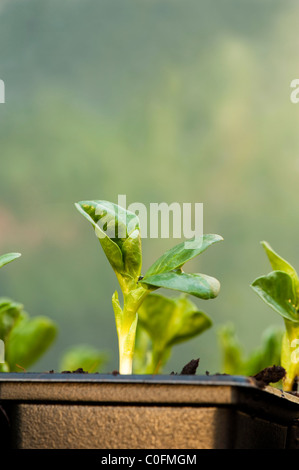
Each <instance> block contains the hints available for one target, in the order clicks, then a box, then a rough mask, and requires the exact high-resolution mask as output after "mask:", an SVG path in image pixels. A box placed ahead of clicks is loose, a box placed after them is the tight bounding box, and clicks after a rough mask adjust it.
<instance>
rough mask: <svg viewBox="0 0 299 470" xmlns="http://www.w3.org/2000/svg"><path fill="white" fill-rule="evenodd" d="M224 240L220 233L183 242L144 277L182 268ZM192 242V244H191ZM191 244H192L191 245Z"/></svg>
mask: <svg viewBox="0 0 299 470" xmlns="http://www.w3.org/2000/svg"><path fill="white" fill-rule="evenodd" d="M221 240H223V238H222V237H221V236H220V235H213V234H209V235H203V236H202V237H198V238H196V239H193V240H192V241H185V242H181V243H179V244H178V245H176V246H174V247H173V248H171V249H170V250H168V251H166V253H164V255H162V256H161V257H160V258H159V259H158V260H157V261H156V262H155V263H154V264H153V265H152V266H151V267H150V268H149V269H148V270H147V272H146V273H145V275H144V279H147V278H148V277H149V276H153V275H155V274H162V273H166V272H169V271H173V270H174V269H178V268H181V267H182V266H183V265H184V264H185V263H186V262H187V261H189V260H191V259H193V258H195V256H198V255H199V254H201V253H202V252H203V251H205V250H206V249H207V248H208V247H209V246H210V245H212V244H213V243H216V242H219V241H221ZM191 243H192V244H191ZM190 244H191V245H190ZM190 246H192V248H190Z"/></svg>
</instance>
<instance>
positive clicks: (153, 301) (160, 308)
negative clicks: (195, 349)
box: [137, 294, 212, 373]
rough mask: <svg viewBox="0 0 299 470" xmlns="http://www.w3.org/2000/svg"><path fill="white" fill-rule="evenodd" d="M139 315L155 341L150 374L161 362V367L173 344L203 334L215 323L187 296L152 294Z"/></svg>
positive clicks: (140, 309) (143, 304) (142, 323)
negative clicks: (168, 296) (176, 296)
mask: <svg viewBox="0 0 299 470" xmlns="http://www.w3.org/2000/svg"><path fill="white" fill-rule="evenodd" d="M138 316H139V326H138V328H139V327H141V328H143V329H144V330H145V331H146V332H147V334H148V335H149V337H150V339H151V343H152V352H151V361H152V364H151V366H150V370H149V369H148V373H154V372H155V371H156V370H157V368H159V363H160V366H162V365H164V364H165V361H166V359H168V357H169V355H170V348H171V347H172V346H174V345H175V344H178V343H181V342H183V341H187V340H189V339H191V338H193V337H195V336H197V335H199V334H201V333H203V332H204V331H205V330H207V329H208V328H210V327H211V325H212V321H211V319H210V318H209V317H208V316H207V315H206V314H205V313H203V312H201V311H199V310H198V309H197V307H196V305H195V304H194V303H193V302H191V301H190V300H189V299H188V298H187V297H185V296H180V297H178V298H167V297H165V296H162V295H159V294H149V295H148V297H147V298H146V299H145V300H144V302H143V303H142V305H141V307H140V308H139V310H138ZM137 347H138V345H137ZM137 355H138V352H137Z"/></svg>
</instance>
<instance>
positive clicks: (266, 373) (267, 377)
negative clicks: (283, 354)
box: [252, 366, 286, 388]
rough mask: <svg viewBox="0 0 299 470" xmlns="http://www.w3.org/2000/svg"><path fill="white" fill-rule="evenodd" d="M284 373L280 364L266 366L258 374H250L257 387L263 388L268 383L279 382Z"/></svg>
mask: <svg viewBox="0 0 299 470" xmlns="http://www.w3.org/2000/svg"><path fill="white" fill-rule="evenodd" d="M285 375H286V371H285V369H284V368H283V367H281V366H271V367H266V368H265V369H263V370H261V371H260V372H259V373H258V374H256V375H254V376H252V378H253V379H254V380H255V382H256V385H257V386H258V387H261V388H264V387H266V386H267V385H269V384H270V383H276V382H279V381H280V380H282V379H283V378H284V376H285Z"/></svg>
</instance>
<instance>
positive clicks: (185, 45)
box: [0, 0, 299, 373]
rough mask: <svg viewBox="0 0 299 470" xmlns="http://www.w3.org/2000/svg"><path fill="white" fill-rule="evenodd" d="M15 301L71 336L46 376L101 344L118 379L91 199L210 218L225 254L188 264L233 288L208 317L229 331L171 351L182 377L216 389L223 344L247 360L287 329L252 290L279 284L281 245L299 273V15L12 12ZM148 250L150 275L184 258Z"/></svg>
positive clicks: (0, 226)
mask: <svg viewBox="0 0 299 470" xmlns="http://www.w3.org/2000/svg"><path fill="white" fill-rule="evenodd" d="M0 6H1V9H0V45H1V47H0V78H1V79H2V80H4V82H5V85H6V103H5V104H2V105H0V159H1V167H0V168H1V171H0V252H1V253H5V252H8V251H18V252H21V253H22V257H21V258H20V259H18V260H17V261H15V262H14V263H12V264H10V265H9V266H6V267H5V268H3V269H2V270H1V273H0V295H5V296H9V297H11V298H13V299H15V300H16V301H19V302H22V303H23V304H24V306H25V309H26V310H27V311H28V312H29V313H30V314H31V315H32V316H34V315H41V314H42V315H48V316H50V317H51V318H52V319H53V320H54V321H55V322H56V323H57V324H58V327H59V335H58V337H57V340H56V342H55V344H54V345H53V347H52V348H51V349H50V350H49V352H48V353H47V354H46V355H45V356H44V357H43V358H42V359H41V360H40V361H39V363H38V364H36V365H35V366H34V368H33V369H34V370H38V371H40V370H48V369H56V368H57V367H58V365H57V364H58V362H59V358H60V357H61V354H62V353H63V351H64V350H65V349H67V348H68V347H69V346H71V345H75V344H78V343H88V344H90V345H93V346H95V347H97V348H99V349H102V350H104V351H108V352H109V357H110V359H109V362H108V363H107V364H106V369H105V370H106V371H111V370H113V369H115V368H117V367H118V351H117V338H116V330H115V323H114V316H113V311H112V306H111V295H112V293H113V292H114V290H115V289H116V288H117V287H118V286H117V281H116V279H115V276H114V273H113V272H112V270H111V268H110V266H109V264H108V262H107V260H106V258H105V256H104V254H103V252H102V250H101V247H100V244H99V243H98V241H97V240H96V238H95V236H94V234H93V231H92V229H91V228H90V226H89V225H88V223H87V222H86V221H85V220H84V219H83V218H82V216H81V215H80V214H79V213H78V212H77V211H76V209H75V207H74V203H75V202H76V201H80V200H82V199H106V200H109V201H112V202H117V198H118V195H119V194H125V195H126V196H127V203H128V204H130V203H132V202H136V201H138V202H142V203H144V204H145V205H149V204H150V203H151V202H158V203H159V202H167V203H169V204H170V203H172V202H179V203H183V202H190V203H195V202H202V203H203V204H204V232H205V233H219V234H220V235H222V236H223V238H224V241H223V242H222V243H220V244H217V245H214V246H213V247H211V248H210V249H209V250H208V251H207V252H205V253H204V254H203V255H201V257H198V258H196V259H195V260H194V261H192V262H191V263H189V265H188V269H187V265H186V270H189V269H190V270H193V271H197V272H204V273H207V274H210V275H212V276H215V277H217V278H218V279H219V280H220V282H221V293H220V295H219V297H218V298H217V299H215V300H211V301H200V300H196V299H193V301H194V302H195V303H196V304H197V305H198V306H199V307H200V308H201V309H203V310H204V311H205V312H206V313H208V314H209V315H210V316H211V318H212V319H213V322H214V326H213V328H212V329H210V330H209V331H207V332H205V333H204V334H203V335H202V336H200V337H198V338H195V339H193V340H191V341H189V342H187V343H183V344H181V345H179V346H176V347H175V348H174V349H173V354H172V357H171V360H170V361H169V363H168V365H167V369H166V372H167V371H172V370H175V371H179V370H180V369H181V368H182V366H183V365H184V364H185V363H186V362H187V361H189V360H190V359H192V358H197V357H200V366H199V369H198V372H199V373H205V371H206V370H209V371H210V372H218V371H220V368H221V357H220V351H219V347H218V342H217V329H218V327H219V326H221V325H222V324H225V323H227V322H228V321H230V322H233V323H234V324H235V325H236V329H237V333H238V336H239V339H240V340H241V341H242V343H243V344H244V348H245V350H246V351H248V352H250V351H251V350H252V349H253V348H255V347H257V346H258V345H259V342H260V338H261V335H262V333H263V331H264V330H265V328H267V327H268V326H269V325H278V326H280V325H281V326H282V320H281V318H280V317H279V316H278V315H276V314H275V313H274V312H272V310H270V309H269V308H268V307H267V306H266V305H265V304H263V302H261V301H260V299H259V298H258V297H257V296H256V295H255V294H254V292H253V291H252V290H251V288H250V283H251V282H252V281H253V280H254V279H255V278H256V277H258V276H259V275H262V274H265V273H266V272H269V271H270V269H269V265H268V262H267V259H266V256H265V254H264V252H263V249H262V247H261V246H260V241H261V240H267V241H268V242H269V243H270V244H271V245H272V246H273V248H274V249H276V251H278V252H279V253H280V254H281V255H282V256H284V257H285V258H287V259H288V260H289V261H291V262H292V264H293V265H295V266H297V267H299V250H298V239H299V221H298V215H299V210H298V193H299V189H298V187H299V185H298V179H299V153H298V150H299V127H298V124H299V104H298V105H295V104H293V103H291V101H290V93H291V89H290V82H291V80H292V79H294V78H298V75H299V70H298V60H297V59H298V47H299V36H298V33H297V18H298V13H299V6H298V3H297V2H296V1H295V0H294V1H290V0H287V1H284V2H281V1H276V0H271V1H270V0H243V1H237V0H213V1H210V0H184V1H182V0H143V1H140V0H125V1H123V0H85V1H84V2H83V1H79V0H64V1H63V2H61V0H9V1H3V0H2V1H0ZM177 242H178V241H177V240H171V239H170V240H159V239H145V240H144V241H143V253H144V268H145V269H146V268H147V267H149V266H150V264H151V263H152V262H153V261H154V260H155V259H156V258H157V257H158V256H160V255H161V254H162V252H163V251H164V250H165V249H167V248H170V246H173V245H174V244H175V243H177Z"/></svg>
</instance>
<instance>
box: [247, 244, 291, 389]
mask: <svg viewBox="0 0 299 470" xmlns="http://www.w3.org/2000/svg"><path fill="white" fill-rule="evenodd" d="M262 246H263V247H264V249H265V251H266V254H267V256H268V259H269V261H270V264H271V267H272V269H273V271H272V272H270V273H269V274H268V275H266V276H261V277H259V278H257V279H256V280H255V281H254V282H253V283H252V285H251V287H252V288H253V290H254V291H255V292H256V293H257V294H258V295H259V297H261V299H263V301H264V302H266V304H267V305H269V306H270V307H271V308H272V309H274V310H275V311H276V312H277V313H279V314H280V315H281V316H282V318H283V320H284V324H285V333H284V335H283V341H282V346H281V366H282V367H284V369H285V370H286V376H285V378H284V380H283V389H284V390H285V391H291V390H292V388H293V385H294V380H295V378H296V377H297V376H299V354H298V353H299V349H298V345H299V279H298V275H297V272H296V270H295V269H294V268H293V266H291V265H290V264H289V263H288V262H287V261H286V260H284V259H283V258H281V257H280V256H279V255H278V254H277V253H276V252H275V251H274V250H273V249H272V248H271V246H270V245H269V243H267V242H262Z"/></svg>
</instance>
